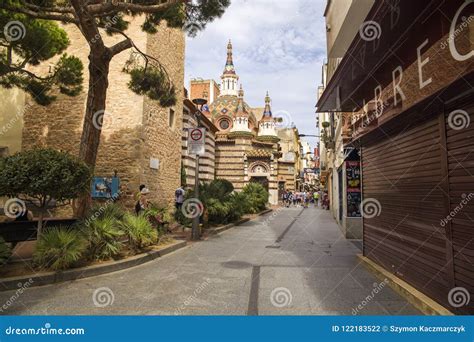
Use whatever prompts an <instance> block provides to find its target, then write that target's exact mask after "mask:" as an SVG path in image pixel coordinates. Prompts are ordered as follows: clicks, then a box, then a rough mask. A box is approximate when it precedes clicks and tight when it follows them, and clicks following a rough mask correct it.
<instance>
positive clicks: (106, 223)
mask: <svg viewBox="0 0 474 342" xmlns="http://www.w3.org/2000/svg"><path fill="white" fill-rule="evenodd" d="M81 229H82V231H83V234H84V237H85V238H86V240H87V242H88V255H89V257H90V258H91V259H95V260H106V259H110V258H113V257H115V256H117V255H118V254H120V251H121V250H122V247H123V244H122V243H121V242H120V238H121V237H122V236H123V232H122V231H121V230H120V229H119V227H118V221H117V220H116V219H115V217H112V216H107V215H105V216H103V217H100V218H98V219H95V220H89V221H87V224H84V225H82V226H81Z"/></svg>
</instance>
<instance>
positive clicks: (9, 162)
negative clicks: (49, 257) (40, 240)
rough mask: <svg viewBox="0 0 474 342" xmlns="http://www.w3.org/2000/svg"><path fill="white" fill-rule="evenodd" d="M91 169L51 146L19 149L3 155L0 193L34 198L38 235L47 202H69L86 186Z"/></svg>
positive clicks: (0, 171) (86, 188) (83, 191)
mask: <svg viewBox="0 0 474 342" xmlns="http://www.w3.org/2000/svg"><path fill="white" fill-rule="evenodd" d="M91 176H92V173H91V169H90V168H89V167H88V166H87V165H86V164H85V163H84V162H83V161H81V160H79V159H78V158H77V157H75V156H72V155H70V154H68V153H65V152H61V151H56V150H54V149H51V148H46V149H33V150H26V151H22V152H18V153H16V154H14V155H12V156H9V157H6V158H2V162H1V163H0V196H8V197H17V198H20V199H23V200H29V199H35V201H32V202H31V203H32V204H34V205H35V206H37V207H38V209H39V216H38V235H41V230H42V222H43V217H44V214H45V213H46V210H47V208H48V206H49V205H50V204H51V203H53V200H55V203H56V204H61V203H63V204H64V203H68V201H70V200H72V199H75V198H77V197H79V196H81V195H82V194H84V193H85V192H87V190H88V189H89V186H90V179H91Z"/></svg>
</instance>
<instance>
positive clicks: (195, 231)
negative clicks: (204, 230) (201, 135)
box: [191, 94, 207, 241]
mask: <svg viewBox="0 0 474 342" xmlns="http://www.w3.org/2000/svg"><path fill="white" fill-rule="evenodd" d="M204 96H205V94H203V97H204ZM193 103H194V104H195V105H196V106H197V107H198V109H199V110H198V111H196V112H195V113H194V115H195V116H196V123H197V127H198V128H199V127H200V126H201V121H200V120H199V118H200V116H201V111H202V107H203V106H204V105H205V104H207V100H206V99H205V98H197V99H194V100H193ZM194 197H195V198H196V199H199V154H198V153H196V168H195V171H194ZM199 219H200V215H197V216H196V217H193V226H192V230H191V240H193V241H197V240H199V239H200V235H201V234H200V232H199Z"/></svg>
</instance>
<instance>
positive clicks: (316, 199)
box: [313, 191, 319, 207]
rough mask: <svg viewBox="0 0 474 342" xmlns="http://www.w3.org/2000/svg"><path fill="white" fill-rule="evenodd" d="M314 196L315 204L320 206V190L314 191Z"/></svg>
mask: <svg viewBox="0 0 474 342" xmlns="http://www.w3.org/2000/svg"><path fill="white" fill-rule="evenodd" d="M313 198H314V206H315V207H319V192H318V191H315V192H314V194H313Z"/></svg>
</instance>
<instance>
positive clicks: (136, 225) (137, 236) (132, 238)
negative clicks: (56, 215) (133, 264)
mask: <svg viewBox="0 0 474 342" xmlns="http://www.w3.org/2000/svg"><path fill="white" fill-rule="evenodd" d="M120 227H121V229H122V231H123V232H124V234H125V236H126V237H127V239H128V242H129V244H130V247H131V248H132V249H133V250H135V251H139V250H141V249H143V248H144V247H147V246H150V245H152V244H153V243H155V242H156V241H157V240H158V232H157V231H156V229H154V228H153V226H152V225H151V223H150V221H148V219H147V218H146V216H145V215H138V216H135V215H132V214H125V216H124V217H123V221H122V222H120Z"/></svg>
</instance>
